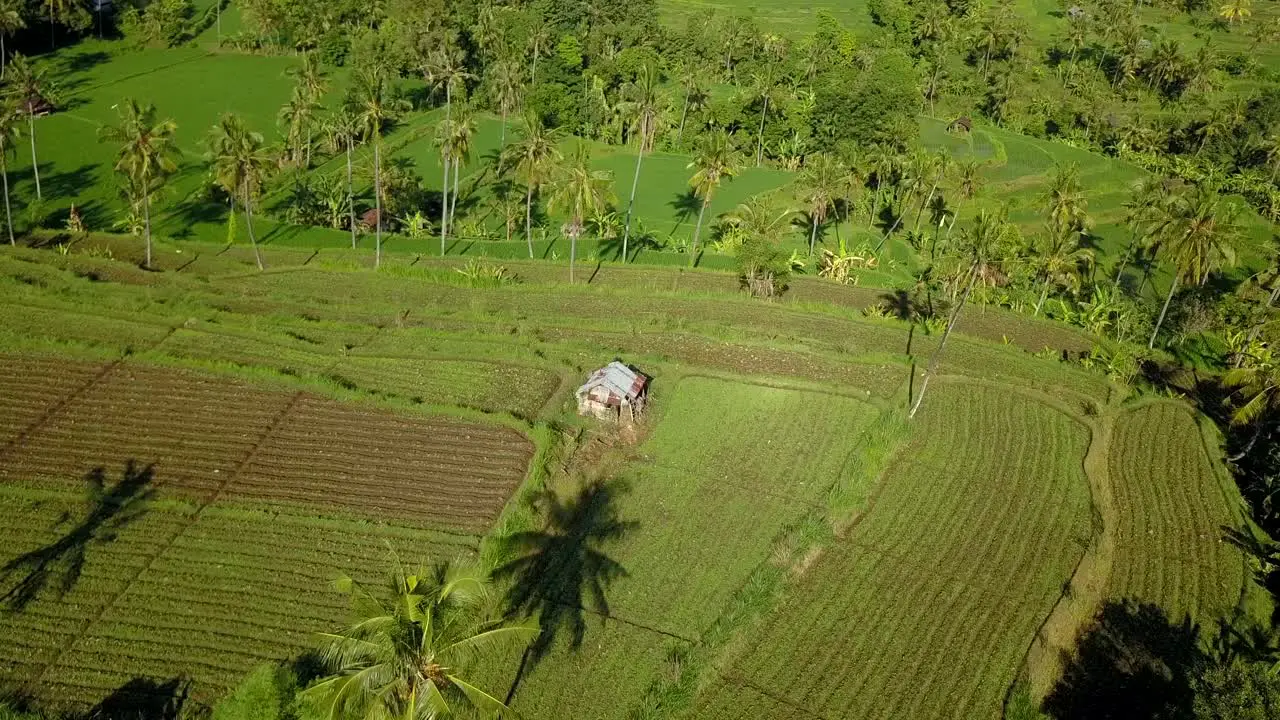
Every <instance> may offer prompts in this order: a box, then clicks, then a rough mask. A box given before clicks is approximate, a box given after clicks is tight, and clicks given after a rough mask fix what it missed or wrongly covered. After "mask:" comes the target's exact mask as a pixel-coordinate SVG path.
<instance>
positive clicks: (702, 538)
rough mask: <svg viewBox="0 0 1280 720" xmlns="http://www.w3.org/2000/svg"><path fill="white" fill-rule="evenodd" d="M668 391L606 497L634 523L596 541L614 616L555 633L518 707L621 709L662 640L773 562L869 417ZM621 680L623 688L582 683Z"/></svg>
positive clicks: (753, 391)
mask: <svg viewBox="0 0 1280 720" xmlns="http://www.w3.org/2000/svg"><path fill="white" fill-rule="evenodd" d="M669 397H670V403H669V405H667V406H666V407H664V408H662V410H661V412H662V418H661V420H660V422H659V423H658V426H657V429H656V430H655V431H654V433H653V435H652V436H651V437H650V438H649V439H648V440H647V441H646V442H645V443H644V444H643V445H642V446H641V448H640V451H641V453H642V455H643V460H642V461H641V462H640V463H638V465H637V467H636V469H635V471H634V474H633V476H632V477H630V487H631V491H630V492H624V493H619V494H618V496H617V500H616V503H617V509H618V514H619V516H620V517H622V518H625V519H626V520H628V521H631V522H632V523H634V524H633V526H632V527H631V528H630V529H629V531H628V532H627V534H626V535H625V537H624V538H623V539H622V540H621V541H620V542H618V543H615V544H613V545H611V546H609V547H607V548H606V549H605V552H606V554H607V555H608V557H610V558H612V559H613V560H615V561H616V562H618V563H619V564H620V565H621V566H622V567H623V568H625V570H626V576H625V577H623V578H620V579H618V580H617V581H616V582H614V583H613V584H612V585H611V586H610V587H609V591H608V603H609V614H610V615H611V616H612V617H613V618H615V619H616V620H618V621H622V622H621V623H619V622H614V623H610V624H607V625H605V624H601V623H600V622H599V621H597V620H596V619H594V618H593V619H592V622H591V624H590V626H589V629H588V632H587V634H586V636H585V639H584V644H583V647H582V648H580V649H578V650H577V651H576V652H573V651H570V650H569V649H568V648H567V641H564V640H563V639H562V644H561V646H560V647H559V649H558V651H555V652H553V654H552V655H551V656H550V657H548V658H547V659H546V660H545V661H544V662H543V664H542V665H540V666H539V667H538V668H536V669H535V670H534V672H532V673H531V674H530V675H529V676H528V678H527V679H526V680H525V681H524V683H523V684H522V686H521V689H520V692H519V693H518V695H517V698H516V709H517V710H519V711H520V712H521V713H524V714H525V715H527V716H528V717H533V718H548V719H549V718H562V717H591V718H601V719H603V718H624V717H627V712H628V711H629V708H628V707H624V706H620V705H619V703H617V702H616V701H614V700H613V699H614V698H618V697H626V698H631V699H636V698H638V696H639V694H640V691H642V690H643V689H644V688H646V687H647V686H648V685H649V684H650V683H651V682H653V681H655V680H657V679H659V678H662V677H664V673H666V672H668V670H669V668H668V667H667V660H666V657H667V649H668V648H669V647H670V646H672V645H673V644H677V645H678V644H681V643H688V642H693V641H695V640H696V638H698V637H699V636H700V635H701V634H702V633H703V632H704V631H706V630H707V628H708V627H709V626H710V625H711V624H712V623H713V622H714V621H715V620H716V618H717V617H718V615H719V614H720V613H721V612H723V611H724V609H725V608H726V606H728V605H729V604H731V603H732V600H733V596H734V595H735V593H737V592H738V591H739V590H740V588H741V586H742V584H743V583H744V582H745V581H746V580H747V578H748V576H750V574H751V573H752V571H753V570H754V569H755V568H756V567H757V566H759V565H761V564H763V563H768V562H770V561H771V560H772V559H774V558H773V555H772V553H773V551H774V549H775V546H776V544H777V541H778V540H779V538H780V537H781V536H782V535H783V534H784V531H785V530H786V528H787V527H788V526H790V525H792V524H794V523H796V522H798V521H799V520H800V519H801V518H802V517H804V516H805V515H806V514H807V513H808V512H810V511H811V510H813V509H814V508H815V507H821V506H822V504H823V500H824V498H825V493H826V492H827V490H828V489H829V488H830V487H831V486H832V485H834V484H835V483H836V481H837V480H839V479H841V477H842V473H843V472H844V470H845V467H844V466H845V458H846V457H847V456H848V454H849V453H850V452H852V450H853V449H854V448H853V444H852V442H851V440H852V439H853V438H856V437H857V435H858V433H859V432H860V431H861V430H862V429H864V428H865V427H866V426H867V425H868V424H869V423H870V422H871V421H872V419H873V418H874V417H875V411H874V409H873V408H872V407H871V406H869V405H867V404H865V403H863V402H860V401H857V400H854V399H850V398H847V397H842V396H838V395H825V394H821V393H814V392H804V391H798V390H789V389H780V388H772V387H764V386H760V385H754V384H749V383H740V382H731V381H725V380H717V379H712V378H703V377H689V378H685V379H683V380H681V381H680V383H679V386H678V388H676V390H675V391H674V392H672V393H670V395H669ZM713 418H714V419H713ZM637 628H638V629H640V630H641V632H637V631H636V630H637ZM620 684H621V685H625V686H626V687H628V688H633V690H634V691H633V692H630V693H628V694H626V695H615V694H613V693H612V691H611V692H610V693H607V694H602V693H600V692H598V691H594V690H593V688H597V689H598V688H601V687H613V686H615V685H620ZM708 717H709V716H708Z"/></svg>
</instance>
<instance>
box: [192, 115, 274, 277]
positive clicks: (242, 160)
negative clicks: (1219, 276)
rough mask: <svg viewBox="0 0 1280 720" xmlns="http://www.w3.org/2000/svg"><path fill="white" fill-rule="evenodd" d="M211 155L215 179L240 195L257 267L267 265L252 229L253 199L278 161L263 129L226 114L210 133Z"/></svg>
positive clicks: (232, 194)
mask: <svg viewBox="0 0 1280 720" xmlns="http://www.w3.org/2000/svg"><path fill="white" fill-rule="evenodd" d="M208 146H209V159H210V160H211V161H212V163H213V178H214V181H215V182H216V183H217V184H218V185H219V186H220V187H221V188H222V189H223V190H225V191H226V192H227V194H228V195H231V196H233V197H235V196H239V198H240V204H241V206H242V207H244V212H245V220H246V222H247V223H248V228H249V242H250V244H252V245H253V257H254V260H256V261H257V263H258V269H259V270H262V269H264V268H265V266H264V265H263V263H262V254H261V252H259V250H258V239H257V236H256V235H255V234H254V232H253V201H254V199H255V198H256V197H257V196H258V193H259V192H261V190H262V183H263V181H264V180H265V179H266V176H267V173H269V172H270V171H271V168H272V167H273V166H274V165H275V163H274V161H273V160H272V158H271V153H270V151H269V149H268V148H267V146H266V143H265V141H264V140H263V138H262V133H258V132H253V131H251V130H249V128H248V127H246V126H245V124H244V121H243V120H241V119H240V116H238V115H235V114H234V113H227V114H226V115H223V116H222V118H221V119H220V120H218V124H217V125H214V126H213V130H212V131H211V132H210V134H209V139H208Z"/></svg>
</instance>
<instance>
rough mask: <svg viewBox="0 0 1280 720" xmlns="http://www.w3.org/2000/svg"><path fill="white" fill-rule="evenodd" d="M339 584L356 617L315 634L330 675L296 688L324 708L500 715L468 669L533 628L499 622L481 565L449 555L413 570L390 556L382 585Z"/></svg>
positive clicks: (432, 715) (430, 717) (436, 717)
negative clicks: (451, 560) (449, 560)
mask: <svg viewBox="0 0 1280 720" xmlns="http://www.w3.org/2000/svg"><path fill="white" fill-rule="evenodd" d="M338 588H339V590H340V591H342V592H344V593H346V594H348V595H349V596H350V597H351V604H352V609H353V611H354V615H355V618H354V620H353V621H352V623H351V624H350V625H349V626H348V627H346V628H345V629H343V630H341V631H340V632H337V633H325V634H322V636H321V637H322V639H323V641H324V645H323V648H322V649H321V659H322V661H323V663H324V665H325V669H326V670H327V672H328V673H329V675H328V676H327V677H325V678H324V679H322V680H320V681H319V682H317V683H316V684H315V685H313V686H312V687H310V688H308V689H307V690H306V691H305V693H304V695H303V698H304V699H305V700H306V701H308V703H309V704H310V705H311V706H312V707H313V708H315V709H317V710H320V711H321V712H322V713H323V717H325V718H327V719H328V720H355V719H356V718H360V719H363V720H375V719H376V718H400V719H401V720H440V719H441V718H450V717H459V716H461V715H460V711H463V712H467V711H469V710H475V711H478V712H479V713H481V714H482V715H484V716H488V717H497V716H499V715H500V714H502V713H504V712H505V711H506V710H507V707H506V705H504V704H503V703H502V701H501V700H499V699H498V698H497V697H495V696H494V695H492V694H490V693H487V692H485V691H484V690H481V689H480V688H479V687H476V686H475V685H473V684H472V683H471V682H469V681H468V680H467V679H465V676H466V675H467V674H469V672H470V671H471V670H472V669H473V668H474V666H475V664H476V663H477V662H479V661H482V660H485V659H490V658H492V659H497V658H500V657H502V656H503V655H504V654H505V651H506V649H507V648H508V647H512V646H515V647H519V646H520V645H522V644H527V643H528V642H529V641H531V640H532V639H533V638H535V637H536V636H537V635H538V631H537V630H536V629H535V628H533V627H530V626H528V625H508V624H504V623H503V621H502V620H501V618H500V617H499V616H498V613H497V612H496V607H497V605H498V600H497V597H496V596H495V594H494V593H493V591H492V589H491V588H490V585H489V580H488V577H487V576H486V575H485V574H484V573H482V572H480V571H478V570H477V569H475V568H470V567H460V566H456V565H449V564H440V565H436V566H435V567H433V568H429V569H427V568H424V569H419V570H417V571H414V572H411V571H406V569H405V568H403V567H402V566H400V564H399V562H398V561H397V563H396V567H395V570H394V571H393V573H392V574H391V576H390V578H389V581H388V583H387V586H386V587H385V588H384V589H383V591H382V592H372V591H370V590H367V589H365V588H364V587H362V586H360V585H358V584H357V583H356V582H355V581H353V580H351V579H350V578H342V579H341V580H339V581H338ZM466 716H467V717H470V715H469V714H468V715H466Z"/></svg>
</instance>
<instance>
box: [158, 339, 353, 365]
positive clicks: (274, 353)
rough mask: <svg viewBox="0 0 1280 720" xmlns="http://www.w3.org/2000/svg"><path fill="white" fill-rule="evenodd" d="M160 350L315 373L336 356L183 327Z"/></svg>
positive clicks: (177, 354)
mask: <svg viewBox="0 0 1280 720" xmlns="http://www.w3.org/2000/svg"><path fill="white" fill-rule="evenodd" d="M160 350H161V351H162V352H164V353H165V354H167V355H172V356H174V357H180V358H191V359H195V360H216V361H225V362H231V363H235V364H237V365H258V366H262V367H269V368H275V369H277V370H290V371H293V372H313V373H319V372H322V371H324V370H325V369H327V368H328V367H330V366H332V365H333V363H334V361H335V360H336V359H337V354H336V353H334V354H332V355H322V354H319V353H317V352H314V351H305V350H301V351H300V350H298V349H295V348H290V347H288V346H285V345H281V344H277V343H271V342H264V341H263V340H258V339H253V338H246V337H241V336H237V335H232V334H226V333H211V332H200V331H193V330H185V329H183V330H178V331H177V332H175V333H174V334H173V335H172V336H171V337H170V338H169V339H167V340H165V342H164V344H163V345H162V346H161V348H160Z"/></svg>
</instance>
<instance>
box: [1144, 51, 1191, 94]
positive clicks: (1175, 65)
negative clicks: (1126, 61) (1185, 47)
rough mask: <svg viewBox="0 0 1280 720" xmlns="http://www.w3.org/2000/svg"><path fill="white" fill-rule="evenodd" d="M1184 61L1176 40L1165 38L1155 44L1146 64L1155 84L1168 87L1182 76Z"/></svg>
mask: <svg viewBox="0 0 1280 720" xmlns="http://www.w3.org/2000/svg"><path fill="white" fill-rule="evenodd" d="M1183 68H1184V62H1183V59H1182V49H1181V48H1180V47H1179V46H1178V43H1177V41H1176V40H1165V41H1164V42H1162V43H1160V44H1159V45H1158V46H1156V49H1155V51H1154V52H1152V55H1151V62H1150V63H1149V66H1148V72H1149V73H1150V78H1151V80H1152V81H1153V82H1154V84H1155V85H1158V86H1159V87H1162V88H1165V89H1168V88H1169V87H1171V86H1172V85H1173V84H1174V83H1176V82H1177V81H1178V79H1179V78H1181V77H1182V72H1183Z"/></svg>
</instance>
